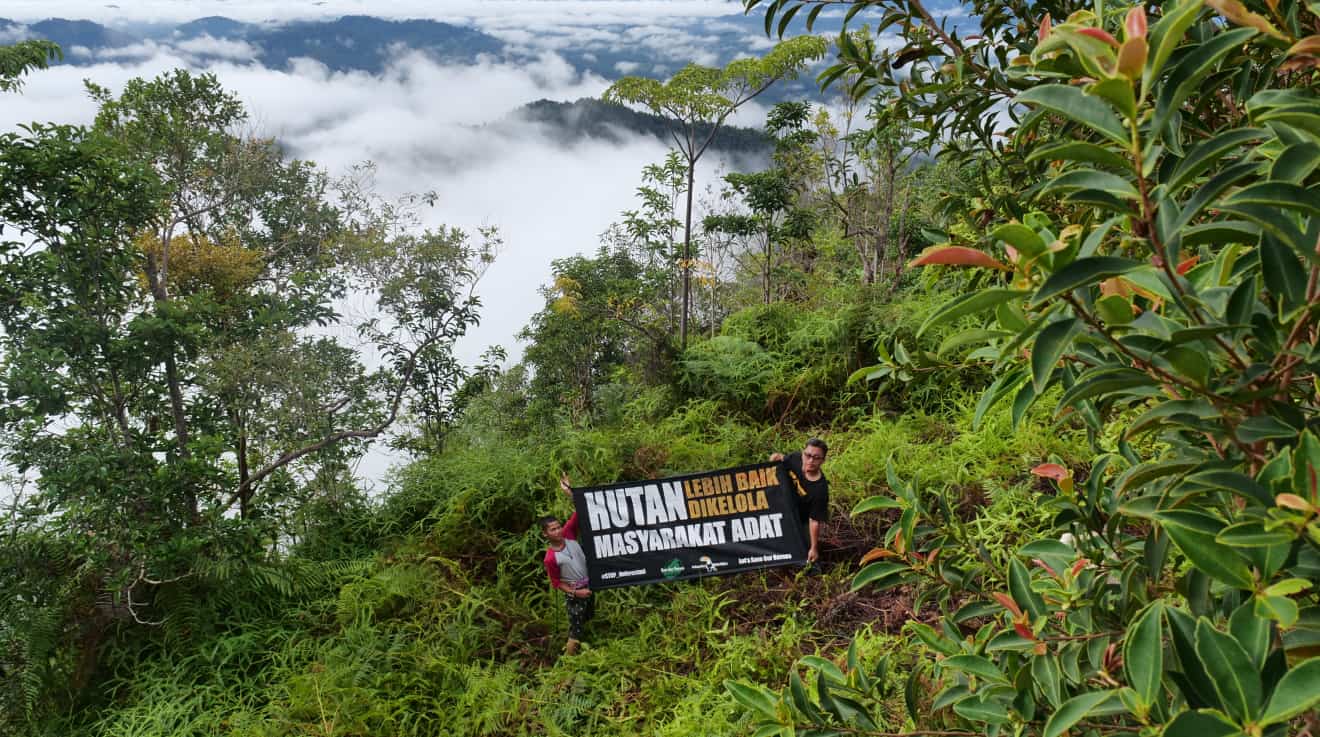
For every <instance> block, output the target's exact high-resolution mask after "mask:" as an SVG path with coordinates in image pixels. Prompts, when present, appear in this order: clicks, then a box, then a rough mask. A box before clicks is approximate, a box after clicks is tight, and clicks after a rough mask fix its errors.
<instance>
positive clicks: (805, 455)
mask: <svg viewBox="0 0 1320 737" xmlns="http://www.w3.org/2000/svg"><path fill="white" fill-rule="evenodd" d="M802 457H803V458H810V459H811V460H813V461H823V460H825V454H824V453H803V454H802Z"/></svg>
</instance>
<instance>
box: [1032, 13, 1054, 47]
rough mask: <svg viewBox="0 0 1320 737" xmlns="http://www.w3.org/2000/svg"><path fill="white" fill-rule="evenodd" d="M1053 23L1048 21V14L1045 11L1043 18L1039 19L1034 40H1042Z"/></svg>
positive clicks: (1048, 32)
mask: <svg viewBox="0 0 1320 737" xmlns="http://www.w3.org/2000/svg"><path fill="white" fill-rule="evenodd" d="M1053 26H1054V24H1053V23H1052V22H1051V21H1050V14H1049V13H1046V14H1045V17H1044V18H1041V19H1040V30H1039V31H1037V32H1036V40H1037V41H1044V40H1045V37H1046V36H1048V35H1050V29H1051V28H1053Z"/></svg>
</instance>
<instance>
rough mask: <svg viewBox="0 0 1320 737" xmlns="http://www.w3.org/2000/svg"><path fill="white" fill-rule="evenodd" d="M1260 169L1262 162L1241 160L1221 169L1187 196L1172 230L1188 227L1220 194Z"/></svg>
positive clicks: (1171, 227)
mask: <svg viewBox="0 0 1320 737" xmlns="http://www.w3.org/2000/svg"><path fill="white" fill-rule="evenodd" d="M1259 170H1260V163H1259V162H1256V161H1240V162H1238V163H1236V164H1231V165H1229V166H1226V167H1223V168H1221V169H1219V170H1218V171H1217V172H1216V173H1215V175H1214V176H1212V177H1210V179H1209V180H1207V181H1206V182H1205V183H1203V184H1201V185H1200V186H1198V187H1197V188H1196V189H1195V190H1194V191H1193V192H1192V196H1191V197H1189V198H1187V202H1186V203H1184V204H1183V206H1182V209H1181V210H1179V211H1178V219H1177V220H1175V221H1174V222H1173V224H1172V225H1171V226H1170V230H1171V231H1172V232H1178V231H1181V230H1182V229H1183V228H1185V227H1187V225H1188V224H1189V223H1191V222H1192V221H1193V220H1195V219H1196V218H1197V217H1199V216H1200V215H1201V212H1202V211H1203V210H1205V209H1206V208H1207V207H1210V206H1211V205H1212V204H1214V202H1215V200H1216V199H1217V198H1218V197H1219V195H1221V194H1223V193H1224V192H1225V191H1226V190H1227V189H1228V188H1229V187H1232V186H1233V185H1234V184H1236V183H1237V182H1238V181H1239V180H1241V179H1242V178H1244V177H1248V176H1251V175H1253V174H1255V173H1256V172H1257V171H1259ZM1250 219H1254V218H1250Z"/></svg>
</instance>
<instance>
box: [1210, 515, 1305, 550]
mask: <svg viewBox="0 0 1320 737" xmlns="http://www.w3.org/2000/svg"><path fill="white" fill-rule="evenodd" d="M1215 540H1217V541H1219V542H1221V543H1223V544H1224V545H1228V546H1230V547H1234V548H1256V547H1261V546H1264V545H1279V544H1281V543H1290V542H1292V540H1293V536H1292V535H1290V534H1289V533H1287V532H1284V531H1283V530H1266V529H1265V526H1264V525H1262V524H1261V523H1260V522H1257V521H1254V520H1253V521H1248V522H1238V523H1237V524H1233V525H1229V526H1228V527H1225V528H1224V529H1223V530H1221V531H1220V533H1219V534H1218V535H1216V536H1215Z"/></svg>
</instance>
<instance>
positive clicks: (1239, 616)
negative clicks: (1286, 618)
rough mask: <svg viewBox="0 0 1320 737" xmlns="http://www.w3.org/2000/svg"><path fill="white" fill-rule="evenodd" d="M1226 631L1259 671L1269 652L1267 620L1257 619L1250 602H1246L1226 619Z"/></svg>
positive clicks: (1268, 623) (1268, 625)
mask: <svg viewBox="0 0 1320 737" xmlns="http://www.w3.org/2000/svg"><path fill="white" fill-rule="evenodd" d="M1228 631H1229V634H1231V635H1232V636H1233V639H1235V640H1237V642H1238V644H1239V645H1241V646H1242V649H1243V650H1245V651H1246V653H1247V656H1248V657H1250V658H1251V662H1252V664H1253V665H1255V667H1256V670H1260V669H1261V668H1262V667H1263V666H1264V665H1265V657H1266V656H1267V655H1268V654H1269V650H1270V622H1269V620H1268V619H1263V618H1261V617H1257V616H1256V612H1255V607H1254V606H1252V602H1251V601H1247V603H1245V604H1243V605H1241V606H1239V607H1238V608H1237V609H1235V610H1233V614H1232V615H1231V616H1230V617H1229V618H1228Z"/></svg>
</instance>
